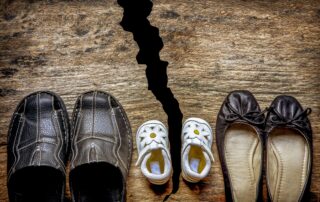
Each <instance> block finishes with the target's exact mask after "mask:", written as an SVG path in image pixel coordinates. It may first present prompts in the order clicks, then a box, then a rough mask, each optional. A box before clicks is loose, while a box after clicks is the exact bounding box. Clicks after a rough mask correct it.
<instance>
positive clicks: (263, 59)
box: [0, 0, 320, 202]
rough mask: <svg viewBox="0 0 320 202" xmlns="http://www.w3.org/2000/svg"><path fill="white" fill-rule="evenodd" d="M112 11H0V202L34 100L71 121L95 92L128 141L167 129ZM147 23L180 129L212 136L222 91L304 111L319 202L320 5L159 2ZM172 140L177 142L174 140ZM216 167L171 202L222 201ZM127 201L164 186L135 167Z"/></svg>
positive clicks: (60, 6) (80, 5) (32, 6)
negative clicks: (43, 97)
mask: <svg viewBox="0 0 320 202" xmlns="http://www.w3.org/2000/svg"><path fill="white" fill-rule="evenodd" d="M121 18H122V8H121V7H119V6H118V5H117V3H116V1H108V0H105V1H98V0H95V1H61V2H60V1H10V3H6V2H5V1H0V201H1V202H2V201H7V200H8V199H7V189H6V136H7V129H8V125H9V121H10V117H11V114H12V112H13V111H14V108H15V106H16V105H17V103H18V102H19V100H20V99H22V98H23V97H24V96H25V95H27V94H29V93H31V92H33V91H36V90H51V91H54V92H56V93H58V94H60V95H61V96H62V98H63V100H64V101H65V103H66V105H67V108H68V111H69V112H71V111H72V108H73V104H74V102H75V100H76V98H77V96H78V95H79V94H80V93H82V92H84V91H87V90H92V89H100V90H104V91H108V92H110V93H112V94H113V95H115V96H116V97H117V98H118V99H119V100H120V102H121V103H122V104H123V106H124V108H125V109H126V111H127V114H128V117H129V119H130V122H131V126H132V130H133V132H134V133H135V132H136V130H137V128H138V127H139V125H140V124H141V123H143V122H144V121H146V120H149V119H159V120H161V121H163V122H166V115H165V113H164V112H163V111H162V108H161V105H160V104H159V103H158V102H157V100H156V99H155V98H154V96H153V95H152V93H151V92H150V91H148V90H147V80H146V77H145V66H144V65H138V64H137V62H136V60H135V57H136V54H137V52H138V47H137V45H136V43H135V42H134V41H133V39H132V35H131V33H129V32H125V31H123V30H122V28H121V26H120V25H119V22H120V21H121ZM149 20H150V22H151V24H152V25H154V26H156V27H158V28H159V29H160V36H161V37H162V39H163V42H164V48H163V50H162V51H161V58H162V59H163V60H166V61H168V62H169V68H168V77H169V87H170V88H171V90H172V91H173V93H174V94H175V97H176V98H177V99H178V101H179V103H180V108H181V110H182V112H183V114H184V119H186V118H188V117H190V116H196V117H201V118H204V119H206V120H208V121H209V122H210V124H211V126H212V127H213V128H214V126H215V119H216V115H217V113H218V110H219V108H220V105H221V103H222V101H223V99H224V98H225V96H226V95H227V93H228V92H229V91H232V90H235V89H248V90H250V91H252V92H253V93H254V95H255V96H256V98H257V100H258V101H259V103H260V105H261V106H262V108H264V107H267V106H268V105H269V104H270V103H271V101H272V100H273V98H274V97H275V96H277V95H279V94H289V95H293V96H295V97H296V98H297V99H298V100H299V101H300V102H301V104H302V105H303V106H304V107H311V108H312V109H313V113H312V114H311V115H310V120H311V122H312V128H313V132H314V158H313V159H314V167H313V173H312V184H311V191H312V194H313V197H312V201H319V200H320V122H319V118H320V102H319V100H320V2H319V0H314V1H311V0H310V1H302V0H301V1H291V0H284V1H277V0H268V1H259V0H254V1H244V0H243V1H240V0H226V1H217V0H193V1H189V0H176V1H171V0H161V1H160V0H157V1H154V7H153V11H152V13H151V15H150V16H149ZM176 135H179V134H176ZM213 151H214V157H215V159H216V160H217V161H216V162H215V163H214V164H213V166H212V169H211V172H210V175H209V176H208V177H207V178H206V179H205V180H203V181H202V182H201V183H198V184H195V185H191V184H187V183H186V182H184V181H183V180H182V179H181V181H180V182H181V183H180V189H179V191H178V192H177V193H176V194H174V195H172V196H171V197H170V198H169V201H224V187H223V178H222V173H221V168H220V164H219V160H218V154H217V149H216V146H215V145H214V147H213ZM136 159H137V151H136V147H135V146H134V153H133V158H132V165H131V170H130V174H129V178H128V193H127V198H128V201H161V200H163V198H164V197H165V196H166V195H167V194H169V193H170V190H171V186H172V183H171V182H170V183H169V184H168V185H166V186H163V187H155V186H151V185H150V184H149V183H148V182H147V181H146V179H145V178H144V177H143V176H142V174H141V173H140V170H139V169H138V168H137V167H135V166H134V163H135V161H136Z"/></svg>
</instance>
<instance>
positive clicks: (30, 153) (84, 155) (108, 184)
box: [7, 91, 132, 202]
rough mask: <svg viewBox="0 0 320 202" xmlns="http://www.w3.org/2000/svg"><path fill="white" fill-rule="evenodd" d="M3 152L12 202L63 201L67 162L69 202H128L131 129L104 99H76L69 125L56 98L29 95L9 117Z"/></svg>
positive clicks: (117, 109) (97, 94)
mask: <svg viewBox="0 0 320 202" xmlns="http://www.w3.org/2000/svg"><path fill="white" fill-rule="evenodd" d="M70 125H71V126H70ZM7 152H8V168H7V169H8V170H7V171H8V193H9V200H10V201H11V202H18V201H19V202H20V201H22V202H24V201H25V202H31V201H32V202H33V201H41V202H61V201H64V199H65V188H66V175H67V172H66V170H67V169H66V167H67V162H69V161H68V160H69V159H70V179H69V183H70V191H71V194H72V201H81V202H85V201H86V202H99V201H125V199H126V194H125V193H126V178H127V174H128V170H129V165H130V161H131V155H132V134H131V128H130V124H129V121H128V118H127V116H126V113H125V111H124V109H123V108H122V106H121V105H120V104H119V102H118V101H117V100H116V99H115V98H114V97H113V96H111V95H110V94H108V93H105V92H99V91H91V92H87V93H84V94H82V95H81V96H79V98H78V100H77V101H76V104H75V107H74V111H73V116H72V122H71V124H69V118H68V113H67V110H66V107H65V105H64V103H63V101H62V100H61V98H60V97H59V96H57V95H56V94H54V93H52V92H35V93H32V94H30V95H28V96H27V97H25V98H24V99H23V100H22V101H21V102H20V104H19V105H18V107H17V108H16V110H15V112H14V114H13V117H12V120H11V124H10V128H9V134H8V147H7Z"/></svg>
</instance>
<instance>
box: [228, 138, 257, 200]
mask: <svg viewBox="0 0 320 202" xmlns="http://www.w3.org/2000/svg"><path fill="white" fill-rule="evenodd" d="M254 142H255V141H252V142H251V145H250V148H252V146H253V144H254ZM249 153H250V150H249V152H248V155H249ZM225 157H227V158H226V167H228V165H227V164H230V161H229V160H228V157H230V155H228V154H227V153H226V150H225ZM228 170H229V172H228V174H229V176H230V180H229V181H230V185H231V187H230V188H231V190H232V193H233V194H234V196H235V198H238V196H237V195H236V192H235V191H234V186H233V185H232V181H234V179H235V178H234V175H233V174H232V172H233V169H231V168H230V166H229V168H228ZM247 170H248V172H249V173H250V174H251V172H250V166H248V167H247ZM251 177H252V175H250V179H249V180H250V182H251V185H253V183H252V178H251ZM251 188H252V187H250V189H251ZM253 190H254V191H256V189H253Z"/></svg>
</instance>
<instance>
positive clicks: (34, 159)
mask: <svg viewBox="0 0 320 202" xmlns="http://www.w3.org/2000/svg"><path fill="white" fill-rule="evenodd" d="M68 142H69V120H68V113H67V110H66V108H65V105H64V103H63V101H62V100H61V98H60V97H59V96H58V95H56V94H54V93H52V92H47V91H41V92H35V93H32V94H30V95H28V96H27V97H25V98H24V99H23V100H22V101H21V102H20V103H19V105H18V107H17V108H16V110H15V111H14V114H13V116H12V119H11V123H10V128H9V133H8V146H7V152H8V161H7V162H8V164H7V165H8V169H7V170H8V178H7V179H8V186H7V187H8V193H9V201H11V202H21V201H22V202H29V201H33V202H34V201H41V202H52V201H57V202H62V201H63V200H64V193H65V181H66V180H65V178H66V162H67V159H68V158H67V157H68V151H67V150H68V148H67V145H68Z"/></svg>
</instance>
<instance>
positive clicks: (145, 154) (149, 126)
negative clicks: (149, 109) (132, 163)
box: [136, 120, 172, 185]
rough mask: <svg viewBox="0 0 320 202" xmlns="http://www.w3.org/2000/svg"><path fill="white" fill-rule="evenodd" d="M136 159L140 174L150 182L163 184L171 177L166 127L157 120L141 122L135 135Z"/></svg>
mask: <svg viewBox="0 0 320 202" xmlns="http://www.w3.org/2000/svg"><path fill="white" fill-rule="evenodd" d="M136 143H137V149H138V156H139V157H138V160H137V163H136V166H139V165H140V168H141V171H142V174H143V175H144V176H146V178H147V179H148V180H149V182H150V183H152V184H156V185H161V184H165V183H166V182H167V181H168V180H169V179H170V177H171V173H172V166H171V156H170V152H169V139H168V132H167V129H166V127H165V126H164V125H163V123H161V122H160V121H157V120H151V121H147V122H145V123H144V124H142V125H141V126H140V127H139V129H138V131H137V135H136Z"/></svg>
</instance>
